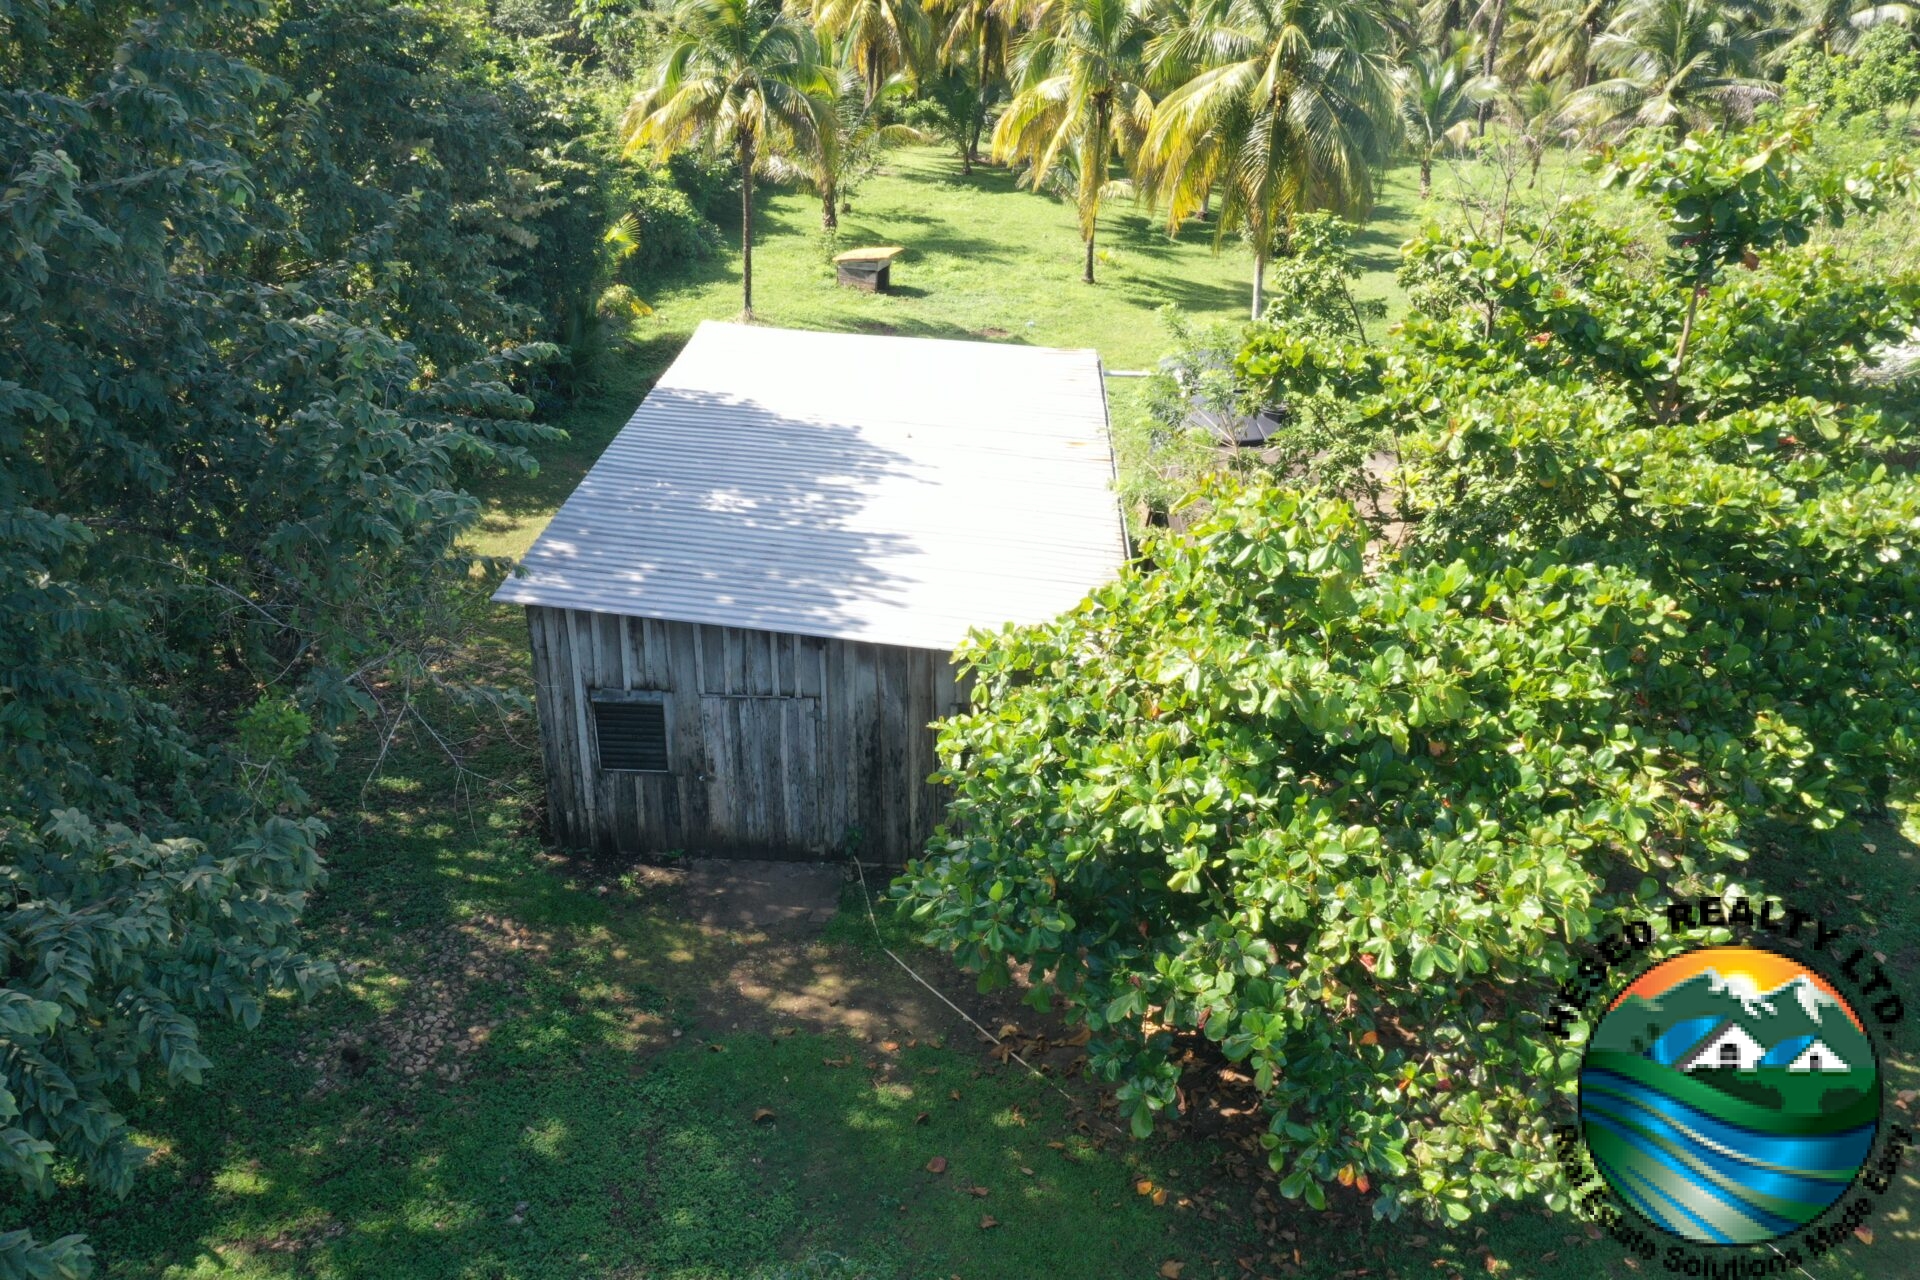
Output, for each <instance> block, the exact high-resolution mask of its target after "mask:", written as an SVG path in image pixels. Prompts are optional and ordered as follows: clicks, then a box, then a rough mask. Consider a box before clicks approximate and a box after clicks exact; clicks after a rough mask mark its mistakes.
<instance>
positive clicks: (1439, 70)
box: [1394, 43, 1500, 200]
mask: <svg viewBox="0 0 1920 1280" xmlns="http://www.w3.org/2000/svg"><path fill="white" fill-rule="evenodd" d="M1471 55H1472V49H1471V48H1470V47H1469V46H1468V45H1466V44H1465V43H1461V44H1458V45H1456V46H1455V47H1454V48H1453V50H1452V51H1451V52H1442V51H1439V50H1433V51H1427V52H1421V53H1415V54H1413V55H1412V57H1410V58H1409V59H1408V60H1407V61H1406V63H1404V64H1403V65H1402V66H1401V67H1400V68H1399V70H1398V71H1397V72H1396V73H1395V76H1394V78H1395V80H1396V81H1397V82H1398V85H1399V89H1400V124H1401V128H1402V129H1403V131H1404V132H1405V135H1406V143H1407V148H1408V150H1410V151H1412V152H1413V154H1414V157H1415V158H1416V159H1418V160H1419V161H1420V198H1421V199H1422V200H1425V199H1426V198H1427V197H1428V196H1430V195H1432V194H1433V158H1434V157H1435V156H1436V155H1438V154H1440V152H1441V151H1442V150H1444V149H1445V148H1447V147H1448V146H1458V145H1459V144H1460V143H1462V142H1464V141H1466V137H1467V130H1468V127H1469V126H1470V125H1472V123H1473V121H1474V119H1475V118H1476V117H1477V116H1478V115H1479V111H1480V104H1481V103H1483V102H1490V101H1492V99H1493V96H1494V94H1495V93H1496V92H1497V91H1498V90H1499V87H1500V82H1499V81H1497V80H1495V79H1494V78H1493V77H1491V76H1486V75H1478V76H1477V75H1475V74H1474V73H1473V70H1472V68H1471V65H1470V63H1469V58H1470V57H1471Z"/></svg>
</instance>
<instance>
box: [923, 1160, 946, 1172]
mask: <svg viewBox="0 0 1920 1280" xmlns="http://www.w3.org/2000/svg"><path fill="white" fill-rule="evenodd" d="M946 1171H947V1158H946V1157H945V1156H935V1157H934V1158H933V1159H931V1160H929V1161H927V1172H928V1173H945V1172H946Z"/></svg>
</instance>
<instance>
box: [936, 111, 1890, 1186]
mask: <svg viewBox="0 0 1920 1280" xmlns="http://www.w3.org/2000/svg"><path fill="white" fill-rule="evenodd" d="M1804 141H1805V133H1804V128H1802V129H1799V130H1789V131H1787V132H1784V133H1780V134H1767V133H1762V134H1756V135H1739V136H1729V135H1725V134H1721V133H1718V132H1711V131H1709V132H1696V133H1695V134H1693V135H1692V136H1690V137H1688V138H1687V139H1686V140H1685V141H1684V142H1682V143H1679V144H1675V143H1673V142H1672V141H1671V138H1670V137H1668V138H1666V139H1656V140H1654V141H1653V142H1651V143H1649V144H1647V145H1645V146H1636V147H1635V148H1634V149H1632V150H1627V151H1622V152H1620V153H1618V154H1616V155H1614V156H1613V157H1612V167H1611V169H1610V171H1609V172H1608V173H1607V174H1606V175H1604V176H1605V177H1606V178H1608V179H1609V180H1611V181H1613V182H1614V183H1616V184H1617V185H1619V186H1621V187H1622V188H1623V189H1625V190H1628V191H1630V192H1632V193H1635V194H1636V195H1637V196H1638V197H1639V198H1641V199H1644V200H1647V201H1650V202H1651V203H1652V204H1653V206H1654V208H1655V209H1656V211H1657V212H1658V214H1659V216H1660V217H1661V218H1662V219H1663V220H1664V221H1665V222H1666V224H1667V226H1668V228H1669V230H1670V232H1671V244H1670V248H1669V250H1668V251H1667V252H1666V253H1664V254H1660V253H1650V252H1647V251H1646V250H1645V249H1644V248H1642V247H1641V246H1640V245H1639V244H1638V243H1636V242H1635V241H1633V240H1632V239H1631V238H1630V237H1628V236H1626V235H1625V234H1624V233H1622V232H1620V231H1618V230H1617V229H1615V228H1614V227H1613V226H1612V225H1610V224H1609V223H1608V222H1605V221H1602V220H1600V219H1598V218H1596V217H1594V216H1593V215H1592V214H1591V213H1590V212H1588V211H1586V210H1584V209H1582V208H1579V207H1563V208H1560V209H1557V210H1556V211H1555V212H1554V214H1553V216H1552V218H1551V220H1550V221H1549V222H1544V223H1531V222H1529V221H1528V220H1526V219H1524V218H1522V217H1519V216H1517V215H1515V216H1511V217H1509V218H1507V219H1505V220H1502V221H1490V222H1486V223H1482V224H1479V227H1480V229H1479V230H1478V231H1475V230H1473V229H1471V228H1469V227H1465V226H1457V227H1453V228H1450V229H1449V228H1439V227H1436V228H1433V229H1431V230H1430V231H1429V232H1428V233H1427V234H1426V235H1424V236H1423V237H1421V238H1420V239H1418V240H1416V241H1415V242H1414V243H1412V244H1411V245H1409V246H1408V249H1407V273H1408V276H1409V280H1410V282H1411V283H1413V284H1414V285H1415V286H1417V287H1416V296H1417V297H1418V299H1419V305H1418V309H1417V310H1416V313H1415V314H1414V315H1413V316H1412V317H1411V318H1409V320H1408V321H1407V322H1406V323H1405V325H1404V326H1402V328H1401V330H1400V332H1399V334H1398V336H1397V338H1396V340H1394V341H1393V342H1391V343H1389V344H1388V345H1386V346H1383V347H1377V348H1369V347H1365V346H1363V345H1361V344H1359V343H1357V342H1356V341H1354V340H1353V338H1352V336H1351V333H1350V332H1342V331H1341V329H1340V327H1339V326H1333V325H1326V324H1320V325H1315V324H1312V323H1296V324H1284V325H1283V324H1273V325H1264V326H1257V327H1256V328H1255V329H1254V330H1252V331H1251V332H1250V334H1249V336H1248V338H1247V339H1246V341H1245V342H1244V344H1243V346H1242V349H1241V350H1240V352H1239V354H1238V356H1237V357H1236V379H1237V383H1238V391H1239V395H1240V398H1241V404H1242V406H1243V407H1245V408H1249V409H1250V408H1253V407H1256V406H1277V407H1278V408H1279V409H1280V410H1281V411H1282V412H1283V413H1284V414H1287V415H1289V416H1290V417H1291V416H1292V415H1298V417H1297V418H1295V419H1294V420H1295V421H1297V422H1301V423H1306V424H1310V429H1306V428H1303V429H1300V430H1297V431H1294V432H1293V433H1291V435H1289V434H1288V433H1284V432H1283V433H1282V434H1281V435H1280V436H1278V437H1276V442H1275V443H1276V447H1275V448H1274V449H1273V450H1271V451H1270V452H1268V453H1267V454H1266V455H1265V463H1264V470H1256V471H1254V472H1252V473H1250V474H1249V475H1248V476H1247V477H1246V479H1245V480H1244V481H1233V480H1219V481H1215V482H1213V483H1212V484H1210V485H1208V486H1205V487H1203V489H1202V491H1201V493H1200V498H1199V504H1198V507H1197V512H1198V515H1197V518H1196V519H1195V521H1194V523H1193V524H1192V525H1191V526H1190V527H1188V528H1187V529H1185V530H1184V531H1183V532H1180V533H1177V534H1172V535H1168V536H1165V537H1163V538H1161V539H1160V540H1158V541H1155V542H1154V543H1152V544H1151V545H1150V547H1149V553H1150V557H1151V563H1150V564H1147V565H1142V566H1140V567H1137V568H1134V569H1131V570H1129V571H1128V572H1127V573H1126V574H1125V575H1123V577H1122V578H1121V579H1120V580H1119V581H1118V582H1117V583H1115V584H1114V585H1112V586H1110V587H1108V588H1105V589H1103V590H1101V591H1099V592H1097V593H1095V595H1094V596H1093V597H1092V598H1090V599H1089V601H1088V602H1086V603H1085V604H1084V605H1083V606H1082V607H1081V608H1079V609H1078V610H1076V611H1075V612H1073V613H1071V614H1069V615H1067V616H1066V617H1064V618H1062V619H1060V620H1059V621H1057V622H1055V623H1053V624H1050V625H1047V626H1042V627H1033V628H1025V629H1015V630H1010V631H1008V632H1005V633H1003V634H999V635H981V636H978V637H976V638H975V640H974V641H973V642H972V644H971V646H970V647H969V649H968V650H967V659H968V661H969V663H970V664H971V666H972V668H973V670H974V672H975V675H976V679H977V681H978V683H977V686H976V692H975V701H974V708H973V710H972V711H971V712H970V713H967V714H963V715H959V716H956V717H954V718H953V719H951V720H949V721H947V722H946V723H945V724H944V726H943V728H942V733H941V751H942V759H943V762H944V763H945V766H946V775H947V778H948V780H949V781H950V782H951V784H952V785H953V787H954V788H955V792H956V800H955V803H954V807H953V810H952V814H951V820H950V823H949V826H948V828H947V830H946V832H945V833H944V834H943V835H942V836H941V837H939V838H938V839H936V841H935V842H934V844H933V845H932V846H931V847H930V849H929V851H928V853H927V855H926V856H925V857H924V858H923V859H921V860H920V861H919V862H917V863H916V864H914V865H913V866H912V867H911V868H910V869H909V871H908V873H907V874H906V875H905V876H904V877H903V878H902V880H901V881H900V884H899V892H900V893H901V894H902V896H903V897H904V899H905V900H906V902H907V903H908V904H909V905H910V906H911V908H912V910H913V912H914V915H915V918H916V919H918V920H919V921H920V922H921V923H922V924H923V926H924V927H925V928H926V930H927V933H928V936H929V938H930V939H931V940H932V941H934V942H935V943H938V944H940V945H943V946H945V947H947V948H949V949H950V950H952V951H953V952H954V953H955V954H956V955H957V956H958V957H960V958H961V959H962V960H963V961H964V962H966V963H967V964H969V965H971V966H973V967H976V968H978V969H979V970H980V971H981V973H982V975H983V980H985V981H988V982H998V981H1004V980H1005V978H1006V976H1007V970H1006V965H1007V964H1008V962H1009V961H1017V962H1020V963H1022V964H1025V965H1026V966H1027V973H1028V974H1029V975H1030V976H1031V978H1032V980H1033V983H1034V993H1035V995H1036V998H1039V999H1044V1000H1050V1001H1058V1002H1060V1003H1062V1004H1063V1005H1064V1006H1065V1009H1066V1012H1067V1014H1068V1016H1069V1017H1071V1018H1074V1019H1077V1020H1081V1021H1084V1022H1085V1023H1086V1024H1087V1025H1089V1026H1090V1027H1091V1028H1093V1030H1094V1031H1095V1033H1096V1035H1095V1039H1094V1045H1095V1049H1094V1062H1095V1064H1096V1066H1097V1068H1098V1069H1099V1070H1100V1071H1102V1072H1104V1073H1105V1074H1106V1075H1107V1076H1108V1077H1109V1078H1111V1079H1113V1080H1115V1081H1117V1082H1118V1083H1119V1086H1120V1099H1121V1104H1122V1107H1123V1109H1124V1110H1125V1111H1126V1112H1127V1114H1128V1115H1129V1116H1130V1118H1131V1119H1132V1122H1133V1124H1134V1127H1135V1129H1136V1131H1140V1132H1144V1131H1145V1130H1147V1129H1148V1128H1150V1127H1151V1126H1152V1123H1153V1118H1154V1116H1155V1115H1156V1113H1160V1112H1164V1111H1165V1110H1166V1109H1168V1108H1169V1107H1173V1106H1175V1105H1176V1103H1177V1099H1178V1097H1179V1094H1178V1092H1177V1085H1178V1080H1179V1073H1178V1068H1177V1067H1176V1065H1175V1064H1174V1058H1173V1055H1172V1049H1173V1046H1174V1037H1175V1036H1176V1035H1177V1034H1186V1035H1200V1036H1204V1037H1206V1038H1207V1039H1209V1040H1211V1041H1213V1042H1214V1043H1215V1044H1217V1045H1218V1047H1219V1051H1220V1052H1221V1053H1222V1054H1224V1055H1225V1056H1226V1057H1227V1058H1228V1059H1230V1060H1233V1061H1235V1062H1241V1063H1244V1064H1246V1066H1247V1068H1248V1069H1249V1070H1250V1071H1251V1072H1252V1074H1253V1075H1254V1078H1255V1084H1256V1087H1257V1088H1258V1089H1259V1090H1260V1092H1261V1093H1262V1094H1263V1095H1264V1098H1265V1103H1266V1106H1267V1108H1268V1111H1269V1120H1270V1123H1269V1125H1268V1129H1267V1132H1266V1135H1265V1140H1266V1143H1267V1146H1268V1151H1269V1155H1270V1157H1271V1160H1272V1163H1273V1167H1274V1169H1275V1170H1276V1171H1277V1172H1278V1173H1279V1174H1280V1175H1281V1177H1282V1182H1281V1187H1282V1189H1283V1190H1284V1191H1286V1192H1287V1193H1288V1194H1292V1195H1301V1196H1304V1197H1306V1198H1307V1199H1308V1200H1309V1201H1311V1202H1313V1203H1316V1204H1317V1203H1320V1202H1321V1201H1322V1200H1323V1197H1324V1191H1323V1189H1322V1188H1323V1186H1324V1184H1326V1183H1328V1182H1332V1181H1336V1180H1337V1181H1340V1182H1343V1183H1350V1184H1354V1185H1357V1186H1359V1187H1360V1188H1361V1189H1363V1190H1367V1189H1374V1190H1377V1193H1378V1194H1377V1196H1376V1198H1375V1201H1374V1203H1375V1208H1376V1211H1377V1212H1380V1213H1382V1214H1387V1215H1392V1214H1394V1213H1397V1212H1399V1211H1400V1210H1401V1209H1402V1208H1403V1207H1406V1206H1411V1207H1415V1208H1417V1209H1419V1210H1420V1211H1422V1212H1425V1213H1429V1214H1439V1215H1444V1216H1447V1217H1451V1218H1464V1217H1466V1216H1468V1215H1469V1214H1470V1213H1471V1212H1473V1211H1474V1210H1476V1209H1479V1208H1482V1207H1485V1206H1487V1205H1488V1204H1490V1203H1493V1202H1494V1201H1497V1200H1499V1199H1501V1198H1503V1197H1511V1196H1515V1195H1519V1194H1521V1193H1523V1192H1526V1191H1530V1190H1534V1189H1538V1188H1551V1186H1552V1184H1553V1180H1554V1178H1555V1177H1556V1173H1555V1171H1554V1167H1553V1163H1552V1160H1551V1158H1550V1153H1549V1151H1548V1149H1547V1147H1546V1145H1545V1137H1546V1126H1547V1123H1548V1121H1549V1118H1550V1116H1551V1115H1552V1114H1553V1111H1554V1107H1555V1103H1556V1098H1557V1096H1558V1095H1557V1090H1558V1089H1559V1087H1560V1086H1561V1085H1562V1083H1563V1082H1564V1080H1565V1068H1566V1066H1567V1065H1568V1064H1567V1063H1565V1062H1560V1061H1556V1058H1555V1051H1554V1048H1553V1046H1552V1042H1551V1041H1550V1039H1549V1038H1548V1037H1546V1036H1545V1035H1544V1034H1543V1033H1542V1030H1541V1021H1540V1010H1541V1009H1542V1008H1543V1003H1544V995H1545V992H1547V991H1548V990H1549V989H1551V986H1552V984H1555V983H1556V982H1558V981H1559V980H1561V979H1563V978H1565V977H1566V976H1567V975H1568V973H1569V972H1570V968H1569V966H1570V965H1571V963H1572V960H1571V958H1570V951H1569V948H1570V946H1573V945H1577V944H1578V943H1579V942H1580V941H1581V940H1582V939H1583V938H1585V937H1586V936H1587V935H1588V933H1589V930H1590V928H1591V927H1592V926H1593V925H1594V924H1595V923H1596V922H1597V921H1598V920H1599V919H1600V918H1602V917H1603V916H1604V914H1605V913H1606V912H1608V911H1609V910H1611V909H1613V908H1615V907H1617V906H1620V905H1622V902H1623V894H1627V893H1636V892H1637V893H1645V892H1648V891H1650V890H1651V889H1652V888H1653V887H1654V886H1655V885H1664V886H1668V887H1670V888H1672V889H1673V890H1675V891H1677V892H1687V891H1697V890H1698V888H1699V887H1700V886H1701V885H1702V884H1703V883H1713V882H1715V881H1716V878H1717V877H1718V876H1720V875H1721V874H1723V873H1724V872H1725V870H1726V869H1727V868H1728V867H1729V865H1730V864H1731V863H1732V862H1734V861H1737V860H1738V859H1739V858H1740V857H1741V856H1742V854H1741V848H1742V841H1743V839H1744V838H1745V836H1746V834H1747V833H1748V832H1749V831H1750V830H1751V828H1752V827H1753V826H1754V825H1755V824H1759V823H1764V822H1786V823H1793V824H1798V825H1800V826H1802V827H1804V828H1816V829H1817V828H1826V827H1831V826H1833V825H1836V824H1839V823H1843V822H1845V821H1847V820H1849V818H1850V817H1851V816H1853V815H1854V814H1857V813H1859V812H1861V811H1862V810H1869V809H1872V808H1874V807H1875V806H1877V805H1880V804H1881V803H1883V802H1884V800H1885V798H1886V796H1887V794H1888V791H1889V788H1890V787H1891V785H1892V784H1893V783H1894V782H1895V781H1896V780H1897V779H1900V778H1910V777H1911V776H1912V774H1913V770H1914V766H1915V763H1916V750H1917V749H1920V737H1917V736H1916V735H1917V734H1920V577H1916V567H1915V555H1916V553H1920V545H1916V544H1917V542H1920V479H1917V478H1916V477H1915V476H1914V474H1913V471H1912V458H1913V456H1914V454H1913V448H1914V440H1913V435H1914V425H1913V423H1912V421H1911V419H1910V418H1909V416H1908V414H1907V412H1906V408H1905V406H1906V403H1907V401H1906V400H1905V398H1904V394H1905V393H1904V392H1903V390H1902V389H1901V388H1900V387H1899V386H1898V385H1897V384H1889V383H1887V382H1885V381H1884V380H1880V379H1874V378H1869V377H1866V376H1864V373H1863V371H1864V370H1867V369H1870V367H1871V366H1872V364H1873V363H1874V361H1875V359H1876V353H1877V352H1878V351H1879V350H1880V349H1881V347H1882V345H1883V344H1885V343H1888V342H1892V341H1898V340H1901V339H1903V338H1904V337H1905V335H1906V333H1907V331H1908V329H1909V327H1910V326H1911V325H1912V324H1913V322H1914V320H1915V318H1916V314H1917V311H1916V309H1917V308H1920V284H1916V282H1915V281H1913V280H1911V279H1905V278H1893V279H1887V278H1882V277H1880V276H1879V275H1877V274H1873V273H1866V272H1862V271H1859V270H1856V269H1854V268H1852V267H1849V266H1848V265H1846V264H1845V263H1844V262H1843V261H1841V260H1840V259H1839V258H1838V257H1837V256H1836V255H1835V254H1834V253H1833V252H1832V251H1830V250H1828V249H1826V248H1823V247H1819V246H1818V245H1817V243H1816V242H1815V239H1814V237H1813V231H1814V229H1815V226H1816V224H1818V223H1821V222H1826V221H1838V220H1841V219H1844V218H1846V217H1849V216H1859V215H1861V214H1863V213H1866V212H1869V211H1870V210H1871V209H1872V208H1874V207H1875V206H1876V205H1878V204H1880V203H1882V202H1884V201H1885V200H1887V199H1889V198H1897V197H1898V196H1899V193H1901V192H1902V191H1903V190H1904V186H1905V182H1906V178H1905V174H1904V172H1903V171H1902V170H1900V169H1898V168H1897V167H1893V166H1887V165H1881V166H1879V167H1877V168H1875V169H1873V170H1871V171H1868V172H1859V173H1852V174H1848V175H1845V176H1841V175H1835V174H1826V173H1816V172H1812V171H1810V170H1809V169H1808V168H1807V167H1806V166H1805V164H1804V162H1803V160H1802V158H1801V148H1802V146H1803V144H1804ZM1356 504H1357V505H1356Z"/></svg>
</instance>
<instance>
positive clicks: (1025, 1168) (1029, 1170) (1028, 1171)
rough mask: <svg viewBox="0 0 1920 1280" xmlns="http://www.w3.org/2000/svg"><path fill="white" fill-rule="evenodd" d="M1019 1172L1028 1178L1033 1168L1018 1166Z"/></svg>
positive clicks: (1031, 1174)
mask: <svg viewBox="0 0 1920 1280" xmlns="http://www.w3.org/2000/svg"><path fill="white" fill-rule="evenodd" d="M1020 1172H1022V1173H1024V1174H1026V1175H1027V1176H1028V1177H1029V1178H1031V1177H1032V1176H1033V1170H1031V1169H1029V1168H1027V1166H1025V1165H1021V1166H1020Z"/></svg>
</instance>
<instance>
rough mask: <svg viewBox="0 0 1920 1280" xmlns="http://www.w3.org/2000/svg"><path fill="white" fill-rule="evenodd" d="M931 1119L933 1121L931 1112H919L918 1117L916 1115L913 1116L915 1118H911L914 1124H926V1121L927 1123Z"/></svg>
mask: <svg viewBox="0 0 1920 1280" xmlns="http://www.w3.org/2000/svg"><path fill="white" fill-rule="evenodd" d="M931 1119H933V1112H931V1111H922V1112H921V1113H920V1114H919V1115H917V1116H915V1117H914V1118H913V1122H914V1123H915V1124H925V1123H926V1122H927V1121H929V1120H931Z"/></svg>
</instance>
